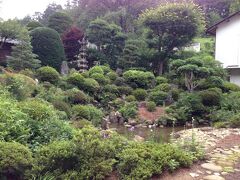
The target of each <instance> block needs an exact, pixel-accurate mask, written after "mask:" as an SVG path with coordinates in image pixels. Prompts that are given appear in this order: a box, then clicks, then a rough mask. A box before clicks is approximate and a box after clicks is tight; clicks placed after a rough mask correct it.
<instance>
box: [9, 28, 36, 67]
mask: <svg viewBox="0 0 240 180" xmlns="http://www.w3.org/2000/svg"><path fill="white" fill-rule="evenodd" d="M32 49H33V47H32V45H31V38H30V36H29V34H28V32H27V30H26V29H23V34H22V37H21V43H18V44H16V45H15V46H13V47H12V52H11V55H10V56H8V57H7V65H8V66H9V67H10V68H12V69H14V70H16V71H20V70H24V69H37V68H39V67H40V66H41V65H40V63H41V62H40V61H39V60H38V59H37V55H36V54H33V53H32Z"/></svg>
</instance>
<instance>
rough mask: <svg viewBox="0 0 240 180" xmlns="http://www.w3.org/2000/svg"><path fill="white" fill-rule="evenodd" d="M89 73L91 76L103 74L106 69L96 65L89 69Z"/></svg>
mask: <svg viewBox="0 0 240 180" xmlns="http://www.w3.org/2000/svg"><path fill="white" fill-rule="evenodd" d="M88 72H89V75H90V76H91V75H92V74H102V75H104V71H103V69H102V67H101V66H94V67H92V68H91V69H89V71H88Z"/></svg>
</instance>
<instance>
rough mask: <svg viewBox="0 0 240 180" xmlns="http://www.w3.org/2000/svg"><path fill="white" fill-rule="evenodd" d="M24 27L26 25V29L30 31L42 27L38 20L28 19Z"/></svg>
mask: <svg viewBox="0 0 240 180" xmlns="http://www.w3.org/2000/svg"><path fill="white" fill-rule="evenodd" d="M26 27H27V29H28V31H32V30H34V29H35V28H38V27H43V24H41V23H40V22H38V21H30V22H29V23H28V24H27V26H26Z"/></svg>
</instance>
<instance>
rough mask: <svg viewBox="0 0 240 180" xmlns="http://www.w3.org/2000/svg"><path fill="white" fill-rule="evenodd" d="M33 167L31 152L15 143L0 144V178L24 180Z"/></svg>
mask: <svg viewBox="0 0 240 180" xmlns="http://www.w3.org/2000/svg"><path fill="white" fill-rule="evenodd" d="M32 165H33V158H32V153H31V151H30V150H29V149H28V148H27V147H25V146H24V145H22V144H19V143H16V142H0V178H1V179H2V178H3V179H5V178H6V179H8V178H13V179H24V175H25V172H26V171H28V170H30V169H31V168H32Z"/></svg>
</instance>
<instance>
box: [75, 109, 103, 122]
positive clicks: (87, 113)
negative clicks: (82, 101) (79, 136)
mask: <svg viewBox="0 0 240 180" xmlns="http://www.w3.org/2000/svg"><path fill="white" fill-rule="evenodd" d="M72 111H73V119H75V120H81V119H87V120H89V121H91V122H92V123H93V124H94V125H95V126H98V125H99V124H100V123H101V121H102V118H103V115H104V114H103V112H102V111H101V110H100V109H97V108H96V107H94V106H92V105H85V106H83V105H76V106H73V108H72Z"/></svg>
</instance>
